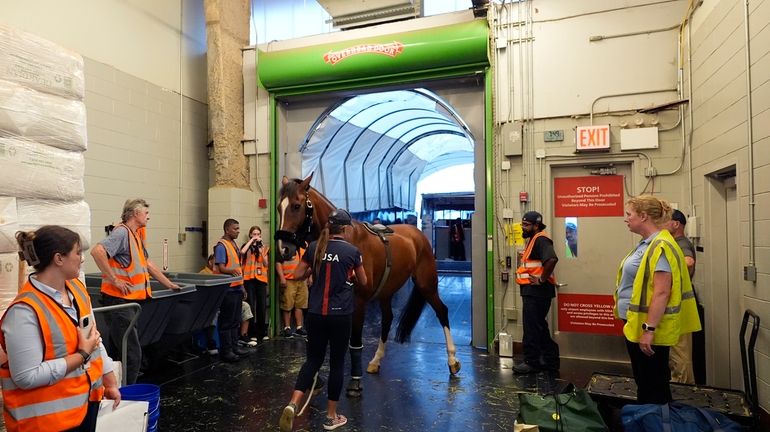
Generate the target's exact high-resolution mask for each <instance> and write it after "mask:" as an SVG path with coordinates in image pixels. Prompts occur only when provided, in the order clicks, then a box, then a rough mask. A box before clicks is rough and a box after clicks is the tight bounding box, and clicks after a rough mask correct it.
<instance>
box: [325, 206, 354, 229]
mask: <svg viewBox="0 0 770 432" xmlns="http://www.w3.org/2000/svg"><path fill="white" fill-rule="evenodd" d="M352 219H353V218H351V217H350V213H348V211H347V210H345V209H337V210H334V211H333V212H331V214H330V215H329V223H330V224H333V225H352V224H353V222H352Z"/></svg>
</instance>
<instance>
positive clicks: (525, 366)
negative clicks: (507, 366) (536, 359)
mask: <svg viewBox="0 0 770 432" xmlns="http://www.w3.org/2000/svg"><path fill="white" fill-rule="evenodd" d="M538 370H539V369H538V368H536V367H534V366H532V365H531V364H529V363H527V362H521V363H519V364H517V365H516V366H514V367H513V373H516V374H519V375H526V374H531V373H535V372H537V371H538Z"/></svg>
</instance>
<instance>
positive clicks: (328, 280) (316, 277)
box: [302, 238, 361, 315]
mask: <svg viewBox="0 0 770 432" xmlns="http://www.w3.org/2000/svg"><path fill="white" fill-rule="evenodd" d="M317 246H318V242H313V243H310V246H309V247H308V248H307V251H306V252H305V255H303V256H302V260H303V261H305V263H307V265H308V267H310V268H311V269H313V286H311V287H310V292H309V296H308V312H310V313H314V314H318V315H349V314H352V313H353V309H354V308H355V303H354V301H353V285H354V284H353V282H351V280H353V275H354V273H355V271H354V270H355V268H356V267H358V266H360V265H361V252H359V251H358V248H357V247H355V246H353V245H352V244H350V243H348V242H346V241H345V240H338V239H333V238H330V239H329V243H328V244H327V246H326V254H325V256H324V257H323V260H322V261H321V268H320V269H315V268H313V257H314V256H315V251H316V247H317Z"/></svg>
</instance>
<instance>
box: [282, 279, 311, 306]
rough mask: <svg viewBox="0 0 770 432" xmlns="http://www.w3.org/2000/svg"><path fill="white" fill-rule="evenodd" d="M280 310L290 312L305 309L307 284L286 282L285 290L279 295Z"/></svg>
mask: <svg viewBox="0 0 770 432" xmlns="http://www.w3.org/2000/svg"><path fill="white" fill-rule="evenodd" d="M280 306H281V310H285V311H290V310H292V309H294V308H297V309H307V283H306V282H305V281H304V280H302V281H295V280H291V279H289V280H287V281H286V288H284V289H283V292H282V293H281V305H280Z"/></svg>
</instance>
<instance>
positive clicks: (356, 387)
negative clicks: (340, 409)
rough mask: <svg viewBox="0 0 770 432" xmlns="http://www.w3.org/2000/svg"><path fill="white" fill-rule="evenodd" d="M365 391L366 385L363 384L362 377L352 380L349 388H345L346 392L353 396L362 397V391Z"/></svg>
mask: <svg viewBox="0 0 770 432" xmlns="http://www.w3.org/2000/svg"><path fill="white" fill-rule="evenodd" d="M363 391H364V386H363V385H362V384H361V380H360V379H354V380H350V382H349V383H348V388H347V389H346V390H345V394H346V395H347V396H348V397H351V398H358V397H361V393H362V392H363Z"/></svg>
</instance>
